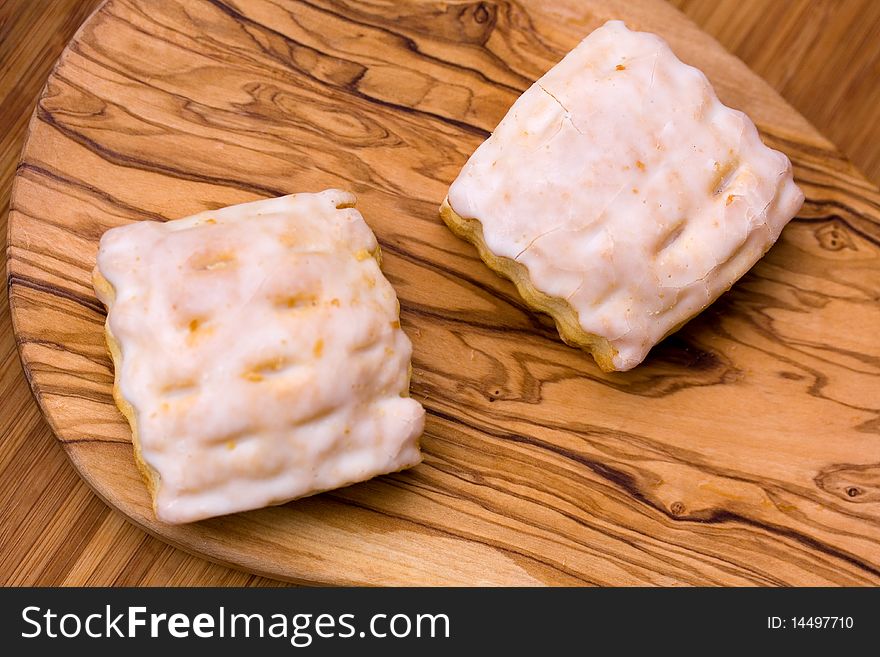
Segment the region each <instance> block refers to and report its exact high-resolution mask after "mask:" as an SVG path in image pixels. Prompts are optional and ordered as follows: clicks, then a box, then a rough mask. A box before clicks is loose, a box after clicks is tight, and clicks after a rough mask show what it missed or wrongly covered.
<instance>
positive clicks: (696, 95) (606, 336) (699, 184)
mask: <svg viewBox="0 0 880 657" xmlns="http://www.w3.org/2000/svg"><path fill="white" fill-rule="evenodd" d="M803 198H804V197H803V194H802V193H801V191H800V189H798V187H797V186H796V185H795V184H794V182H793V180H792V170H791V164H790V162H789V161H788V158H786V156H785V155H783V154H782V153H779V152H778V151H775V150H772V149H770V148H768V147H767V146H765V145H764V144H763V143H762V142H761V139H760V137H759V136H758V131H757V130H756V128H755V126H754V124H753V123H752V122H751V120H749V118H748V117H747V116H746V115H744V114H743V113H742V112H738V111H736V110H733V109H730V108H729V107H726V106H725V105H723V104H722V103H721V102H720V101H719V100H718V98H717V96H716V95H715V92H714V90H713V89H712V87H711V85H710V84H709V81H708V80H707V79H706V77H705V76H704V75H703V74H702V73H701V72H700V71H698V70H697V69H695V68H693V67H691V66H688V65H686V64H684V63H682V62H681V61H680V60H679V59H678V58H676V56H675V55H674V54H673V53H672V51H671V50H670V48H669V46H668V45H667V44H666V42H665V41H663V40H662V39H661V38H660V37H658V36H656V35H653V34H648V33H645V32H632V31H630V30H629V29H627V28H626V27H625V26H624V24H623V23H622V22H620V21H611V22H608V23H606V24H605V25H604V26H603V27H600V28H599V29H597V30H595V31H594V32H593V33H592V34H590V35H589V36H588V37H587V38H586V39H584V40H583V41H582V42H581V43H580V45H578V46H577V47H576V48H575V49H574V50H573V51H571V52H570V53H569V54H568V55H566V57H565V58H564V59H563V60H562V61H561V62H559V64H557V65H556V66H554V67H553V68H552V69H551V70H550V71H549V72H547V73H546V74H545V75H544V76H543V77H542V78H541V79H540V80H538V81H537V82H536V83H535V84H533V85H532V86H531V87H530V88H529V89H528V90H527V91H526V92H525V93H524V94H523V95H522V96H520V98H519V99H518V100H517V101H516V102H515V103H514V105H513V107H511V109H510V111H509V112H508V113H507V115H506V116H505V117H504V119H503V120H502V121H501V123H500V124H499V125H498V127H497V128H496V130H495V132H494V133H493V134H492V136H491V137H489V139H487V140H486V141H485V142H484V143H483V144H482V145H481V146H480V147H479V148H478V149H477V150H476V152H475V153H474V154H473V155H472V156H471V158H470V159H469V160H468V162H467V164H466V165H465V166H464V169H463V170H462V171H461V174H460V175H459V176H458V178H457V179H456V180H455V182H453V183H452V186H451V187H450V189H449V194H448V196H447V199H446V201H445V202H444V203H443V206H442V208H441V216H442V218H443V220H444V221H445V222H446V223H447V225H448V226H449V227H450V228H451V229H452V230H453V231H454V232H455V233H456V234H457V235H459V236H460V237H463V238H464V239H466V240H468V241H470V242H472V243H473V244H475V245H476V247H477V248H478V250H479V253H480V256H481V257H482V259H483V260H484V261H485V262H486V264H487V265H488V266H489V267H491V268H492V269H493V270H495V271H496V272H498V273H499V274H502V275H503V276H506V277H508V278H510V279H511V280H512V281H513V282H514V283H515V284H516V287H517V288H518V290H519V292H520V294H521V295H522V297H523V299H524V300H525V301H526V303H527V304H528V305H529V306H531V307H532V308H535V309H537V310H540V311H543V312H546V313H548V314H549V315H551V316H552V317H553V319H554V320H555V321H556V324H557V327H558V329H559V333H560V335H561V337H562V339H563V340H564V341H565V342H567V343H569V344H571V345H575V346H578V347H581V348H583V349H586V350H588V351H590V352H591V353H592V355H593V356H594V358H595V359H596V361H597V362H598V364H599V365H600V367H602V369H604V370H609V371H610V370H628V369H630V368H632V367H634V366H636V365H638V364H639V363H640V362H642V360H643V359H644V358H645V356H646V355H647V353H648V351H649V350H650V349H651V347H652V346H654V345H655V344H657V342H659V341H660V340H662V339H663V338H664V337H665V336H667V335H668V334H670V333H671V332H673V331H675V330H677V329H678V328H679V327H680V326H681V325H682V324H684V323H685V322H687V321H688V319H690V318H691V317H693V316H694V315H696V314H697V313H699V312H700V311H701V310H703V309H704V308H706V306H708V305H709V304H710V303H712V301H714V300H715V299H716V298H717V297H718V296H719V295H720V294H722V293H723V292H724V291H726V290H727V289H729V288H730V286H731V285H732V284H733V283H734V282H735V281H736V280H737V279H738V278H740V276H742V275H743V274H744V273H745V272H746V271H748V270H749V268H751V267H752V265H754V264H755V262H756V261H757V260H758V259H759V258H761V256H762V255H763V254H764V253H765V252H766V251H767V250H768V249H769V248H770V247H771V246H772V245H773V243H774V242H775V241H776V239H777V238H778V237H779V234H780V232H781V230H782V228H783V227H784V226H785V224H786V223H787V222H788V221H789V220H790V219H791V218H792V217H793V216H794V215H795V214H796V213H797V212H798V210H799V209H800V207H801V205H802V203H803Z"/></svg>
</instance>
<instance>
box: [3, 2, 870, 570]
mask: <svg viewBox="0 0 880 657" xmlns="http://www.w3.org/2000/svg"><path fill="white" fill-rule="evenodd" d="M609 18H623V19H625V20H626V21H627V23H628V24H629V25H630V27H634V28H638V29H648V30H651V31H654V32H657V33H659V34H661V35H662V36H663V37H665V38H666V39H667V40H668V41H669V42H670V43H671V45H672V47H673V49H674V50H675V51H676V53H677V54H678V55H679V56H680V57H681V58H682V59H684V60H685V61H686V62H688V63H691V64H694V65H696V66H698V67H700V68H701V69H703V70H704V71H705V72H706V73H707V75H708V76H709V78H710V80H711V81H712V82H713V84H714V85H715V86H716V89H717V90H718V93H719V95H720V97H721V99H722V100H723V101H724V102H726V103H727V104H729V105H731V106H733V107H737V108H739V109H743V110H745V111H746V112H748V113H749V114H750V115H751V116H752V118H753V119H754V120H755V122H756V123H757V124H758V126H759V128H760V129H761V131H762V134H763V136H764V138H765V139H766V141H767V142H768V143H769V144H770V145H772V146H773V147H776V148H779V149H781V150H783V151H785V152H786V153H787V154H788V155H789V157H791V159H792V161H793V163H794V165H795V171H796V178H797V181H798V183H799V184H800V185H801V186H802V188H803V189H804V191H805V193H806V195H807V202H806V204H805V206H804V209H803V211H802V212H801V214H800V216H799V217H798V218H797V219H796V220H795V221H794V222H793V223H792V224H790V225H789V227H788V228H786V230H785V231H784V233H783V236H782V238H781V239H780V241H779V243H778V244H777V246H776V247H774V248H773V249H772V250H771V252H770V253H769V254H768V256H767V257H766V258H765V259H764V260H763V261H761V262H760V263H759V264H758V265H757V266H756V267H755V269H754V270H753V271H752V272H751V273H750V274H748V275H747V276H746V277H744V278H743V279H742V280H741V281H740V282H739V283H738V284H737V285H736V286H735V287H734V288H733V290H732V291H731V292H730V293H728V294H726V295H724V296H723V297H722V298H721V299H720V300H719V301H718V302H716V303H715V304H714V305H713V306H712V307H711V308H710V309H709V310H708V311H706V312H705V313H703V315H701V316H700V317H699V318H697V319H696V320H694V321H692V322H691V323H689V324H688V325H687V326H686V327H685V328H684V329H682V330H681V331H680V332H679V333H677V334H676V335H674V336H672V337H671V338H670V339H668V340H666V341H665V342H664V343H663V344H662V345H661V346H659V347H658V348H656V349H655V350H654V352H653V354H652V355H651V356H650V357H649V359H648V360H647V361H646V363H645V364H644V365H643V366H641V367H639V368H636V369H635V370H633V371H631V372H628V373H625V374H604V373H602V372H601V371H599V369H598V368H597V367H596V366H595V364H594V363H593V362H592V361H591V359H590V358H589V356H587V355H585V354H583V353H581V352H579V351H576V350H574V349H570V348H568V347H566V346H564V345H563V344H562V343H560V342H559V340H558V338H557V337H556V336H555V331H554V329H553V328H552V325H551V323H550V322H549V321H548V320H547V319H546V318H542V317H540V316H538V315H535V314H534V313H532V312H530V311H528V309H527V308H525V306H524V305H523V304H522V302H521V301H520V299H519V298H518V297H517V295H516V294H515V291H514V290H513V288H512V286H511V285H510V284H509V283H508V282H506V281H504V280H502V279H500V278H498V277H496V276H495V275H494V274H492V273H491V272H490V271H489V270H488V269H487V268H486V267H485V266H484V265H483V264H482V263H481V262H480V261H479V259H478V258H477V257H476V255H475V253H474V252H473V249H472V248H471V247H469V246H468V245H466V244H465V243H463V242H461V241H459V240H457V239H456V238H455V237H454V236H452V234H451V233H450V232H449V231H448V230H447V229H446V228H445V227H444V226H443V225H442V223H441V222H440V221H439V219H438V216H437V208H438V206H439V204H440V202H441V201H442V199H443V197H444V195H445V192H446V188H447V187H448V185H449V183H450V182H451V180H452V179H453V178H454V176H455V175H456V173H457V171H458V170H459V168H460V167H461V165H462V164H463V163H464V161H465V160H466V158H467V157H468V155H469V154H470V153H471V152H472V151H473V149H474V148H475V147H476V146H477V145H478V144H479V143H480V142H481V141H482V140H483V139H484V138H485V137H486V136H487V135H488V134H489V131H490V130H491V129H492V128H493V127H494V125H495V124H496V123H497V121H498V120H499V119H500V118H501V116H503V114H504V112H505V111H506V110H507V108H508V107H509V106H510V104H511V103H512V102H513V101H514V99H515V98H516V97H517V96H518V95H519V94H520V93H521V92H522V91H523V90H524V89H525V88H526V87H527V86H528V85H529V84H530V82H531V81H532V80H534V79H535V78H537V77H538V76H539V75H540V74H541V73H543V72H544V71H545V70H546V69H547V68H549V67H550V66H551V65H552V64H553V63H555V62H556V61H557V60H558V59H559V58H560V57H561V56H562V55H564V53H565V52H567V51H568V50H569V49H570V48H571V47H573V46H574V45H575V44H576V43H577V41H578V40H579V39H580V38H582V37H583V36H584V35H585V34H587V33H588V32H589V31H590V30H591V29H593V28H595V27H597V26H598V25H599V24H601V23H602V22H604V21H605V20H607V19H609ZM333 186H338V187H342V188H345V189H350V190H352V191H354V192H355V193H356V194H358V196H359V208H360V209H361V211H362V212H363V213H364V215H365V217H366V219H367V221H368V223H370V225H371V226H372V227H373V229H374V230H375V232H376V234H377V236H378V238H379V240H380V243H381V245H382V249H383V252H384V254H385V265H384V269H385V271H386V274H387V276H388V277H389V279H390V280H391V282H392V283H393V284H394V285H395V287H396V288H397V290H398V294H399V296H400V300H401V307H402V313H401V317H402V324H403V327H404V329H405V330H406V331H407V332H408V334H409V335H410V336H411V337H412V339H413V343H414V361H413V395H414V397H416V398H417V399H419V400H420V401H421V402H422V403H423V404H424V405H425V407H426V409H427V410H428V414H429V417H428V423H427V429H426V435H425V437H424V439H423V441H422V442H423V445H424V448H425V462H424V463H423V464H422V465H420V466H419V467H417V468H415V469H413V470H411V471H409V472H406V473H401V474H398V475H393V476H390V477H384V478H380V479H377V480H374V481H371V482H367V483H364V484H360V485H357V486H352V487H349V488H347V489H343V490H340V491H336V492H333V493H329V494H324V495H321V496H318V497H315V498H310V499H307V500H303V501H300V502H296V503H292V504H288V505H285V506H281V507H276V508H272V509H265V510H262V511H256V512H251V513H246V514H238V515H235V516H229V517H225V518H219V519H215V520H211V521H206V522H201V523H197V524H193V525H189V526H183V527H169V526H165V525H162V524H160V523H157V522H156V521H155V520H154V518H153V517H152V513H151V511H150V508H149V500H148V498H147V494H146V489H145V488H144V486H143V484H142V483H141V481H140V478H139V476H138V473H137V471H136V469H135V466H134V461H133V458H132V453H131V443H130V436H129V433H128V429H127V426H126V424H125V422H124V420H123V419H122V417H121V415H120V414H119V412H118V411H117V409H116V408H115V406H114V405H113V402H112V398H111V383H112V369H111V364H110V359H109V356H108V354H107V352H106V348H105V345H104V343H103V334H102V323H103V320H104V314H103V310H102V308H101V306H100V304H99V303H98V302H97V300H96V299H95V297H94V293H93V291H92V289H91V285H90V282H89V274H90V271H91V268H92V266H93V264H94V257H95V251H96V247H97V241H98V239H99V237H100V235H101V234H102V233H103V231H105V230H106V229H108V228H110V227H112V226H115V225H119V224H122V223H125V222H129V221H133V220H141V219H152V220H165V219H170V218H176V217H180V216H184V215H187V214H190V213H193V212H197V211H200V210H204V209H210V208H216V207H220V206H223V205H228V204H231V203H237V202H242V201H247V200H253V199H257V198H262V197H265V196H270V195H280V194H284V193H290V192H295V191H318V190H320V189H324V188H326V187H333ZM8 255H9V262H8V275H9V280H10V304H11V311H12V317H13V322H14V326H15V329H16V335H17V339H18V342H19V346H20V350H21V356H22V360H23V363H24V366H25V370H26V373H27V375H28V378H29V380H30V382H31V384H32V386H33V389H34V392H35V395H36V397H37V399H38V401H39V402H40V405H41V407H42V408H43V410H44V412H45V414H46V416H47V418H48V420H49V422H50V424H51V426H52V428H53V430H54V431H55V432H56V434H57V436H58V438H59V440H61V441H62V443H63V445H64V447H65V449H66V451H67V453H68V455H69V456H70V458H71V460H72V461H73V463H74V465H75V466H76V467H77V469H78V470H79V471H80V473H81V474H82V476H83V478H84V479H85V480H86V481H88V483H89V484H90V485H91V486H92V487H93V488H94V490H95V491H96V492H97V493H98V495H100V496H101V497H102V498H103V499H105V500H106V501H107V502H108V503H110V504H112V505H114V506H116V507H117V508H119V509H120V510H122V511H123V512H124V513H125V514H126V515H128V516H129V517H130V518H131V519H133V520H134V521H135V522H136V523H137V524H139V525H140V526H142V527H144V528H145V529H147V531H149V532H151V533H153V534H155V535H158V536H161V537H162V538H163V539H165V540H167V541H169V542H171V543H172V544H175V545H178V546H180V547H183V548H184V549H187V550H189V551H192V552H195V553H198V554H201V555H204V556H207V557H209V558H211V559H213V560H216V561H220V562H223V563H229V564H234V565H236V566H238V567H240V568H243V569H245V570H248V571H251V572H255V573H260V574H266V575H270V576H272V577H277V578H281V579H286V580H290V581H296V582H315V583H331V584H338V583H363V584H421V583H428V584H648V583H650V584H680V583H686V584H877V583H880V522H878V520H880V504H878V502H880V441H878V433H880V421H878V414H880V377H878V374H880V345H878V335H880V331H878V329H880V304H878V301H880V258H878V255H880V192H878V190H877V189H876V188H874V187H873V186H872V185H871V184H869V183H867V182H866V181H865V180H864V178H863V177H862V176H861V175H860V174H859V173H858V172H857V171H856V170H855V169H854V168H853V167H852V166H851V165H850V164H849V162H848V161H847V160H846V159H845V158H843V157H842V156H841V155H840V154H839V153H838V152H837V150H836V149H835V148H834V147H833V146H832V145H831V144H830V142H828V141H827V140H826V139H825V138H824V137H822V136H821V135H820V134H818V133H817V132H816V130H815V129H813V128H812V127H811V126H810V125H809V123H808V122H807V121H806V120H805V119H803V118H802V117H801V116H800V115H799V114H797V112H795V111H794V110H793V109H792V108H791V107H790V106H788V105H787V104H786V103H785V102H784V101H783V100H782V99H781V98H780V97H779V96H778V95H777V94H776V92H774V91H773V90H772V89H771V88H770V87H769V86H768V85H767V84H766V83H764V82H763V81H761V80H760V79H759V78H758V77H757V76H755V75H754V74H753V73H752V72H750V71H749V70H748V68H747V67H746V66H745V65H744V64H743V63H742V62H740V61H739V60H737V59H735V58H734V57H732V56H731V55H729V54H728V53H727V52H725V51H724V50H723V49H722V48H721V47H720V46H719V45H718V44H717V43H716V42H715V41H713V40H712V39H711V38H710V37H708V36H707V35H706V34H704V33H702V32H700V30H699V29H698V28H697V27H696V26H694V25H693V24H692V23H690V22H689V21H688V20H687V19H685V18H684V17H683V16H682V15H681V14H679V13H678V12H677V11H675V10H674V9H673V8H672V7H670V6H668V5H666V4H665V3H660V2H654V1H652V0H639V1H638V2H632V1H624V0H618V1H599V0H588V1H586V2H578V1H576V0H569V1H568V2H558V3H542V2H537V1H535V2H523V3H520V2H497V3H452V4H433V3H411V4H410V3H406V4H398V3H394V4H390V5H389V4H387V3H380V2H375V3H370V2H364V3H353V2H352V3H349V2H329V1H328V2H323V1H320V0H309V1H307V2H300V3H296V4H290V3H286V2H281V1H271V0H240V1H238V2H234V1H232V0H203V1H200V2H172V1H168V2H162V3H152V2H147V0H125V1H123V0H111V1H110V2H108V3H107V4H105V5H104V6H103V7H102V8H101V9H100V10H99V11H98V12H96V14H95V15H93V16H92V17H91V19H90V20H89V21H88V22H87V23H86V24H85V25H84V27H83V28H82V29H81V30H80V32H79V33H78V34H77V35H76V37H75V38H74V39H73V41H72V42H71V43H70V45H69V46H68V48H67V49H66V50H65V52H64V54H63V55H62V57H61V59H60V61H59V63H58V65H57V67H56V69H55V70H54V72H53V74H52V75H51V77H50V79H49V82H48V83H47V86H46V89H45V90H44V92H43V94H42V96H41V98H40V100H39V102H38V104H37V108H36V111H35V113H34V118H33V120H32V123H31V126H30V134H29V137H28V141H27V144H26V146H25V149H24V153H23V156H22V161H21V164H20V166H19V169H18V172H17V176H16V181H15V187H14V190H13V195H12V200H11V212H10V219H9V249H8ZM157 357H160V355H157Z"/></svg>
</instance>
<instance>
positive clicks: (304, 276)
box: [97, 190, 424, 523]
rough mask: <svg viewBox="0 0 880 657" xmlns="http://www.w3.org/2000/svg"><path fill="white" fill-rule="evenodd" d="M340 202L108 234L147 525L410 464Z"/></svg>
mask: <svg viewBox="0 0 880 657" xmlns="http://www.w3.org/2000/svg"><path fill="white" fill-rule="evenodd" d="M354 202H355V197H354V196H353V195H352V194H349V193H346V192H341V191H338V190H327V191H325V192H322V193H320V194H296V195H292V196H284V197H281V198H275V199H269V200H265V201H257V202H254V203H246V204H243V205H236V206H232V207H228V208H224V209H222V210H216V211H211V212H203V213H201V214H197V215H194V216H192V217H188V218H185V219H180V220H177V221H169V222H167V223H164V224H162V223H157V222H147V221H144V222H139V223H135V224H131V225H128V226H124V227H120V228H114V229H112V230H110V231H108V232H107V233H106V234H105V235H104V237H103V238H102V239H101V247H100V251H99V254H98V263H97V264H98V270H99V271H100V272H101V274H102V275H103V276H104V277H105V278H106V279H107V280H108V281H109V282H110V283H111V284H112V286H113V289H114V291H115V298H112V299H102V301H103V302H104V303H105V304H106V305H107V306H108V308H109V313H108V322H109V328H110V330H111V333H112V335H113V336H114V338H115V340H116V342H117V343H118V345H119V347H120V349H121V353H122V365H121V372H119V381H120V391H121V394H122V396H123V397H124V398H125V399H126V400H127V401H128V402H129V403H130V404H131V405H132V407H133V408H134V409H135V411H136V418H137V430H138V436H139V438H140V444H141V447H142V457H143V459H144V461H145V462H146V463H147V464H148V465H149V466H150V467H151V468H152V469H153V470H155V472H156V473H158V475H159V478H160V481H159V486H158V490H157V492H156V500H155V502H156V503H155V507H156V513H157V516H158V517H159V518H160V519H161V520H163V521H166V522H172V523H178V522H189V521H193V520H198V519H201V518H207V517H210V516H216V515H221V514H226V513H232V512H235V511H242V510H246V509H254V508H259V507H262V506H266V505H269V504H273V503H277V502H281V501H285V500H289V499H294V498H297V497H300V496H303V495H308V494H311V493H315V492H319V491H322V490H327V489H331V488H336V487H339V486H342V485H345V484H348V483H351V482H355V481H362V480H364V479H368V478H369V477H372V476H375V475H378V474H383V473H387V472H393V471H396V470H399V469H402V468H406V467H409V466H412V465H415V464H416V463H418V462H419V461H420V458H421V457H420V454H419V449H418V437H419V435H420V434H421V432H422V429H423V425H424V411H423V409H422V407H421V405H420V404H419V403H418V402H416V401H414V400H413V399H410V398H409V397H405V396H404V395H405V394H406V393H407V391H408V386H409V370H408V368H409V362H410V356H411V352H412V347H411V344H410V341H409V339H408V338H407V337H406V335H405V334H404V333H403V331H402V330H401V329H400V323H399V321H398V304H397V297H396V295H395V293H394V290H393V289H392V287H391V285H390V284H389V283H388V281H387V280H386V279H385V277H384V276H383V274H382V272H381V271H380V270H379V266H378V263H377V262H376V260H375V259H374V258H373V257H372V256H371V253H373V252H374V251H375V250H376V249H377V247H378V244H377V242H376V238H375V237H374V236H373V233H372V232H371V231H370V229H369V227H368V226H367V225H366V223H364V220H363V217H362V216H361V214H360V213H359V212H358V211H357V210H355V209H354V208H353V207H351V206H353V204H354Z"/></svg>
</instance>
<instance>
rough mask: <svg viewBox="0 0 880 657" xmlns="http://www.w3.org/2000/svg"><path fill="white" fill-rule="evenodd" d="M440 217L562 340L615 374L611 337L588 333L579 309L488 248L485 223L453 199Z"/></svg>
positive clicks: (614, 353)
mask: <svg viewBox="0 0 880 657" xmlns="http://www.w3.org/2000/svg"><path fill="white" fill-rule="evenodd" d="M440 218H441V219H442V220H443V223H445V224H446V225H447V226H448V227H449V230H451V231H452V232H453V233H454V234H455V235H457V236H458V237H460V238H461V239H463V240H465V241H466V242H470V243H471V244H473V245H474V246H475V247H476V248H477V251H478V253H479V254H480V259H481V260H482V261H483V262H484V263H485V264H486V266H488V267H489V269H491V270H492V271H494V272H495V273H496V274H498V275H499V276H502V277H503V278H507V279H509V280H510V281H511V282H512V283H513V284H514V285H515V286H516V289H517V291H518V292H519V295H520V296H521V297H522V299H523V301H525V303H526V305H527V306H528V307H529V308H531V309H532V310H537V311H538V312H542V313H544V314H546V315H549V316H550V318H551V319H552V320H553V321H554V322H555V324H556V330H557V331H559V337H560V338H561V339H562V341H563V342H564V343H565V344H567V345H569V346H571V347H576V348H579V349H583V350H584V351H586V352H588V353H589V354H590V355H591V356H592V357H593V359H594V360H595V361H596V364H597V365H598V366H599V367H600V368H601V369H602V370H603V371H605V372H614V371H617V370H618V369H619V368H618V367H617V366H615V364H614V357H615V356H617V349H615V348H614V347H613V346H612V345H611V343H610V342H609V341H608V339H607V338H604V337H602V336H601V335H596V334H595V333H588V332H587V331H585V330H584V329H583V328H582V327H581V324H580V320H579V319H578V313H577V310H575V309H574V307H572V305H571V304H570V303H569V302H568V301H567V300H565V299H562V298H560V297H552V296H550V295H548V294H544V293H543V292H541V291H540V290H538V289H537V288H535V286H534V285H533V284H532V280H531V278H530V277H529V270H528V268H527V267H526V266H525V265H523V264H522V263H520V262H517V261H516V260H513V259H512V258H508V257H505V256H497V255H495V254H494V253H492V251H491V250H490V249H489V247H488V246H487V245H486V240H485V238H484V237H483V224H482V223H480V221H479V219H474V218H473V217H462V216H461V215H459V214H458V213H457V212H456V211H455V210H453V209H452V206H451V205H449V197H447V198H446V199H444V200H443V204H442V205H441V206H440Z"/></svg>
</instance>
